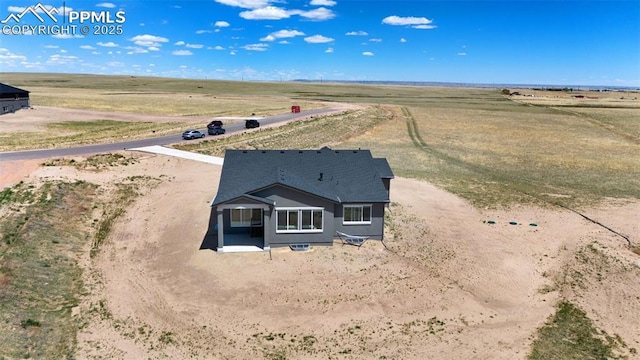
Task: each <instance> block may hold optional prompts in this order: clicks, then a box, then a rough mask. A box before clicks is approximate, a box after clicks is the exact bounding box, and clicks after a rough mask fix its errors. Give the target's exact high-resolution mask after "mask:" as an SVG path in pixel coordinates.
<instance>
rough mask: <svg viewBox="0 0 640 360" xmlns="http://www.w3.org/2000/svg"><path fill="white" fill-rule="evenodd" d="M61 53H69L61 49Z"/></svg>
mask: <svg viewBox="0 0 640 360" xmlns="http://www.w3.org/2000/svg"><path fill="white" fill-rule="evenodd" d="M60 53H61V54H66V53H68V51H67V50H64V49H60Z"/></svg>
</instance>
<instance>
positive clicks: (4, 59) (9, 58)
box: [0, 49, 27, 63]
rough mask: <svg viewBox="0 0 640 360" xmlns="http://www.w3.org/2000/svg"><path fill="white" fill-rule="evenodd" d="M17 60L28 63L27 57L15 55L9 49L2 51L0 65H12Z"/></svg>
mask: <svg viewBox="0 0 640 360" xmlns="http://www.w3.org/2000/svg"><path fill="white" fill-rule="evenodd" d="M16 60H17V61H26V60H27V57H26V56H24V55H18V54H14V53H12V52H11V51H9V50H7V49H0V63H12V62H14V61H16Z"/></svg>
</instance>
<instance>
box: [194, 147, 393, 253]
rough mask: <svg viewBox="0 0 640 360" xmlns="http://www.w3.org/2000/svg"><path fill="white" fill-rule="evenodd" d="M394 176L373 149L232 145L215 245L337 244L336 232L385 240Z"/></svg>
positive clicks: (215, 205)
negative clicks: (283, 147)
mask: <svg viewBox="0 0 640 360" xmlns="http://www.w3.org/2000/svg"><path fill="white" fill-rule="evenodd" d="M392 178H393V172H392V171H391V168H390V167H389V163H388V162H387V160H386V159H384V158H374V157H372V156H371V152H370V151H369V150H332V149H329V148H328V147H324V148H322V149H320V150H227V151H226V153H225V157H224V165H223V167H222V174H221V177H220V186H219V187H218V194H217V195H216V197H215V199H213V201H212V202H211V207H212V209H211V219H210V221H209V231H208V235H207V237H208V239H209V243H212V244H213V245H211V246H210V247H211V248H216V249H217V250H218V251H222V252H224V246H231V245H251V246H258V247H260V248H263V249H269V248H270V247H280V246H288V245H291V244H309V245H331V244H333V239H334V237H335V234H336V231H340V232H344V233H348V234H350V235H361V236H369V237H370V238H371V239H380V240H381V239H383V237H384V213H385V207H387V206H388V204H389V186H390V182H391V179H392ZM206 240H207V239H205V241H206Z"/></svg>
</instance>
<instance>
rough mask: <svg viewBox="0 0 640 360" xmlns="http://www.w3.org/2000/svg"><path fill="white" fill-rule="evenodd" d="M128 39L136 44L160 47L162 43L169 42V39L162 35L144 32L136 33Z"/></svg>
mask: <svg viewBox="0 0 640 360" xmlns="http://www.w3.org/2000/svg"><path fill="white" fill-rule="evenodd" d="M129 41H133V43H134V44H136V45H138V46H155V47H160V46H162V43H166V42H169V39H167V38H165V37H162V36H155V35H149V34H145V35H136V36H134V37H132V38H131V39H129Z"/></svg>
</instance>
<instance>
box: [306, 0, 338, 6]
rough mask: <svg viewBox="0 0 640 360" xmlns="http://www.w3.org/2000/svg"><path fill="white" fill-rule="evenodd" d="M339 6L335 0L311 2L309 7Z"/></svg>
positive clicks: (314, 0)
mask: <svg viewBox="0 0 640 360" xmlns="http://www.w3.org/2000/svg"><path fill="white" fill-rule="evenodd" d="M335 4H337V2H335V1H333V0H311V2H310V3H309V5H311V6H333V5H335Z"/></svg>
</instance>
